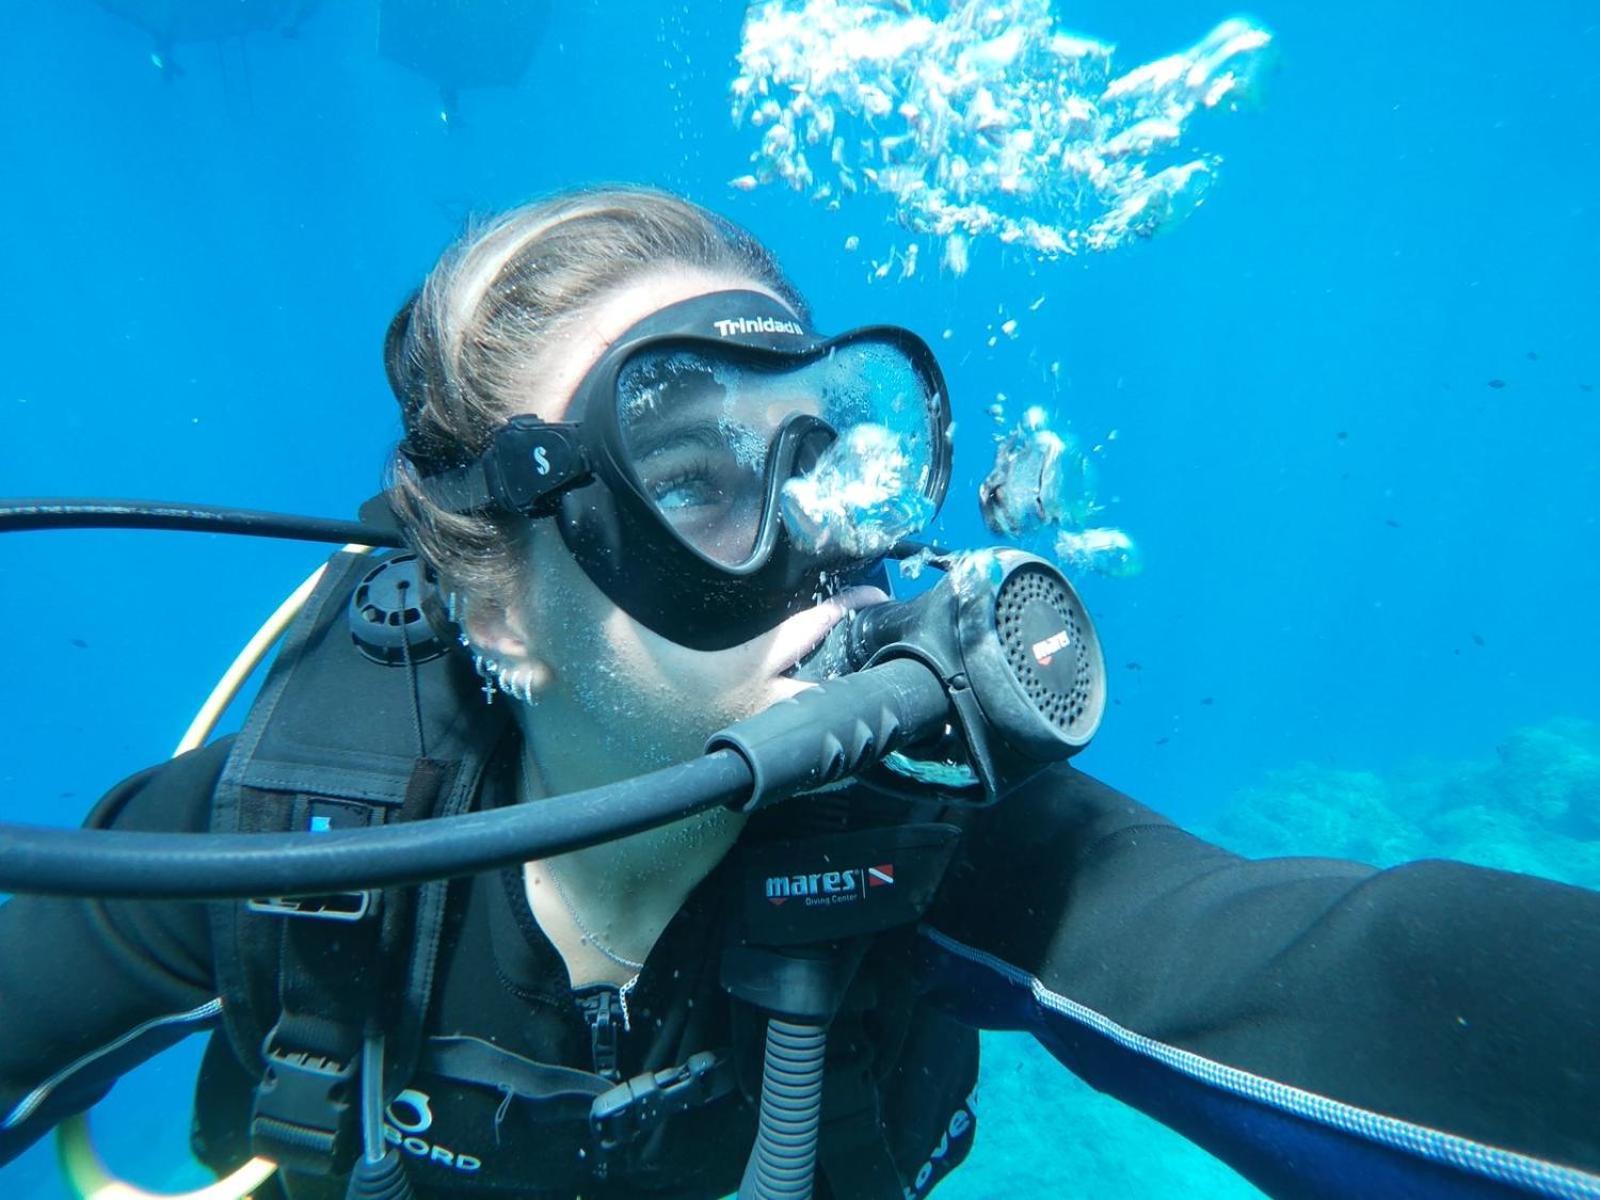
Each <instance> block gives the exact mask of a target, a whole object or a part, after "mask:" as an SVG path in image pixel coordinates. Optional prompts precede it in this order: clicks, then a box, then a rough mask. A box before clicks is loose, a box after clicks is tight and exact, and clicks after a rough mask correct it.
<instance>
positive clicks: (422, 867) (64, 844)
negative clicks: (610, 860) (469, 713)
mask: <svg viewBox="0 0 1600 1200" xmlns="http://www.w3.org/2000/svg"><path fill="white" fill-rule="evenodd" d="M752 785H753V776H752V774H751V771H750V766H749V764H748V763H746V762H745V760H744V759H743V758H741V757H740V756H739V755H738V754H736V753H734V752H733V751H732V750H719V751H717V752H715V753H712V754H708V755H706V756H705V757H704V758H698V759H695V760H694V761H693V762H688V763H682V764H680V765H678V766H674V767H666V768H664V769H662V770H659V771H652V772H651V773H650V774H648V775H641V776H639V777H637V778H635V779H627V780H623V781H622V782H621V783H614V784H610V785H608V786H606V787H599V788H590V789H589V790H588V791H583V792H573V793H571V794H569V795H565V796H553V797H551V798H549V799H547V800H538V801H534V802H531V803H528V804H518V805H514V806H512V807H510V808H500V809H495V810H494V811H492V812H476V813H467V814H466V815H464V816H458V817H441V818H436V819H433V820H424V821H408V822H405V823H403V824H399V825H386V826H383V827H381V828H378V829H347V830H339V829H332V830H329V831H327V832H326V833H316V834H308V833H130V832H126V831H123V830H116V829H92V830H91V829H40V828H36V827H34V826H30V825H8V824H0V891H11V892H32V893H38V894H40V895H50V896H105V897H145V898H150V899H185V898H187V899H210V900H243V899H249V898H251V897H255V896H297V895H298V896H308V895H318V894H321V893H324V892H341V891H357V890H361V889H365V888H372V887H390V886H393V885H396V884H407V883H423V882H426V881H427V880H430V879H447V878H451V877H454V876H458V875H468V874H472V873H475V872H478V871H485V870H490V869H492V868H494V867H506V866H512V865H514V864H516V863H523V862H528V861H530V860H533V859H539V858H545V857H548V856H550V855H552V854H565V853H566V852H567V851H569V850H579V849H582V848H584V847H585V846H593V845H597V844H599V843H600V842H606V841H610V840H612V839H613V838H619V837H625V836H627V835H628V834H630V833H637V832H639V831H640V830H644V829H654V828H655V827H657V826H659V825H666V824H669V823H670V822H672V821H675V820H677V819H679V818H680V817H687V816H691V815H693V814H695V813H699V812H704V811H706V810H707V809H711V808H716V807H718V806H721V805H725V804H728V803H730V802H732V801H735V800H740V799H742V798H743V797H745V796H747V795H748V794H749V793H750V790H751V787H752Z"/></svg>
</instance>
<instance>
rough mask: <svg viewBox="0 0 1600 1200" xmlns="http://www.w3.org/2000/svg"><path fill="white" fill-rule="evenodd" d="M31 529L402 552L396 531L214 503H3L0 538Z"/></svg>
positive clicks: (53, 499) (67, 500) (0, 502)
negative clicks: (145, 532) (230, 536)
mask: <svg viewBox="0 0 1600 1200" xmlns="http://www.w3.org/2000/svg"><path fill="white" fill-rule="evenodd" d="M29 529H184V530H198V531H200V532H204V533H242V534H248V535H250V536H253V537H270V538H284V539H286V540H289V541H296V542H328V543H331V544H333V545H336V546H344V545H350V544H355V545H360V546H392V547H396V548H398V547H403V546H404V545H405V542H404V541H403V540H402V539H401V537H400V534H399V533H398V532H397V531H395V530H393V529H386V528H382V527H380V526H377V525H373V524H370V523H367V522H362V521H333V520H329V519H328V518H326V517H301V516H294V515H292V514H289V513H269V512H258V511H256V510H254V509H248V508H226V507H223V506H220V505H215V504H169V503H166V502H164V501H160V500H88V499H75V498H69V497H49V498H31V497H30V498H25V499H18V500H0V533H15V532H19V531H23V530H29Z"/></svg>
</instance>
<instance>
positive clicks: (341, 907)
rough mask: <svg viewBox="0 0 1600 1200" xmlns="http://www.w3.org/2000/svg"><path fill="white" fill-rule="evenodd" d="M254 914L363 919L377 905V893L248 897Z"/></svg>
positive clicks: (369, 914) (324, 918) (375, 909)
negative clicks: (251, 898) (250, 898)
mask: <svg viewBox="0 0 1600 1200" xmlns="http://www.w3.org/2000/svg"><path fill="white" fill-rule="evenodd" d="M245 907H246V908H248V909H249V910H250V911H251V912H253V913H261V914H262V915H263V916H269V917H319V918H321V919H322V920H324V921H360V920H362V919H363V918H365V917H369V916H371V915H372V914H373V913H374V912H375V911H377V907H378V897H377V894H376V893H374V892H331V893H329V894H328V895H325V896H260V897H257V898H255V899H253V900H246V901H245Z"/></svg>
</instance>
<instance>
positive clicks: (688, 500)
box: [650, 474, 721, 512]
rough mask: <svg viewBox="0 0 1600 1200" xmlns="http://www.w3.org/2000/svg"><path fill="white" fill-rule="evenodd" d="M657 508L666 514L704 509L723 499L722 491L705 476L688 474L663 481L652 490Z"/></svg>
mask: <svg viewBox="0 0 1600 1200" xmlns="http://www.w3.org/2000/svg"><path fill="white" fill-rule="evenodd" d="M650 492H651V497H652V498H653V499H654V500H655V502H656V506H657V507H658V508H660V509H661V510H662V511H664V512H669V511H682V510H684V509H688V508H704V507H706V506H708V505H712V504H716V503H718V502H719V501H720V499H721V489H719V488H718V487H717V485H716V484H715V483H714V482H712V481H711V480H710V479H709V478H707V477H706V476H704V475H694V474H686V475H679V476H677V477H675V478H672V479H663V480H661V481H660V482H658V483H657V484H655V485H654V486H653V487H652V488H651V489H650Z"/></svg>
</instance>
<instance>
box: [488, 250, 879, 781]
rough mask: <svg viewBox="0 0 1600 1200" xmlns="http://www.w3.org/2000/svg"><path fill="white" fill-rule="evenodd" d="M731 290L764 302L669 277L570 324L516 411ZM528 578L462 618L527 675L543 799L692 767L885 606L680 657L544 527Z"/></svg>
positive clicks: (796, 619) (793, 621) (714, 284)
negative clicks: (505, 598)
mask: <svg viewBox="0 0 1600 1200" xmlns="http://www.w3.org/2000/svg"><path fill="white" fill-rule="evenodd" d="M732 288H742V289H753V290H758V291H767V289H766V288H763V287H761V286H760V285H759V284H756V283H753V282H752V281H750V280H747V279H740V278H730V277H727V276H720V275H710V274H706V273H703V272H696V271H690V270H686V269H676V270H670V271H663V272H661V273H659V274H655V275H651V276H648V277H646V278H644V279H643V280H641V281H640V282H638V283H636V284H634V285H632V286H630V287H628V288H626V289H625V290H623V291H620V292H618V293H615V294H614V295H613V296H612V297H611V298H610V299H608V300H606V301H603V302H602V303H601V304H600V305H599V306H598V307H597V308H596V309H594V310H593V311H592V312H591V313H589V314H586V315H585V316H584V318H583V319H582V320H581V321H577V322H574V323H573V325H572V327H571V332H570V335H569V336H568V337H567V338H566V339H565V340H564V341H563V342H561V343H560V344H559V345H558V346H557V347H556V349H555V350H554V351H553V352H552V353H551V354H550V355H549V356H548V358H547V359H546V361H545V363H544V364H541V365H542V366H543V367H544V368H545V369H544V370H543V371H542V372H541V376H540V382H539V383H538V384H537V385H535V386H534V387H532V388H531V389H530V391H529V394H528V395H527V396H526V397H524V398H523V401H522V402H521V403H520V404H519V405H518V408H517V411H518V412H524V413H536V414H537V415H538V416H540V417H542V418H543V419H545V420H547V421H548V420H563V419H565V416H566V412H567V408H568V406H569V404H570V402H571V399H572V394H573V392H574V391H575V390H576V388H577V386H578V384H579V383H580V382H581V381H582V379H583V377H584V376H585V375H586V374H587V373H588V371H589V369H590V368H591V367H593V366H594V364H595V362H596V361H597V360H598V359H599V358H600V356H601V354H603V353H604V352H605V350H606V349H607V347H609V346H610V345H611V343H612V342H614V341H615V340H616V339H617V338H618V337H619V336H621V334H622V333H623V332H624V331H625V330H627V329H628V328H629V327H631V326H632V325H634V324H636V323H637V322H638V321H640V320H642V319H643V318H645V317H647V316H649V315H650V314H651V313H653V312H655V311H657V310H658V309H661V308H664V307H665V306H667V305H669V304H675V303H677V302H679V301H682V300H688V299H691V298H693V297H695V296H699V295H704V294H706V293H708V292H716V291H723V290H727V289H732ZM527 566H528V570H527V571H526V573H525V579H526V584H525V588H524V591H523V594H522V595H521V596H520V597H519V598H518V599H517V600H516V602H514V603H512V604H509V605H507V606H506V608H505V610H504V611H503V612H496V611H495V610H493V609H492V608H491V609H490V610H489V611H488V612H487V613H485V612H484V611H483V608H482V606H478V605H473V606H471V610H470V612H469V618H468V628H469V630H470V631H471V632H472V634H473V640H474V642H475V643H476V644H477V645H478V647H479V648H480V649H483V650H486V651H488V652H489V653H490V654H492V655H493V656H494V657H496V658H498V659H499V660H500V661H501V662H502V663H503V664H504V665H506V666H509V667H512V668H513V669H516V668H522V669H527V670H531V671H532V672H533V678H534V681H535V682H534V688H533V698H532V703H531V705H529V706H528V707H527V710H526V711H525V712H524V713H523V714H522V717H523V725H524V729H525V733H526V735H527V738H528V745H529V749H530V751H532V753H533V755H534V759H535V762H536V763H537V765H538V768H539V770H540V773H541V775H542V776H543V782H544V784H545V787H546V788H547V789H548V790H550V791H556V792H565V791H569V790H572V789H574V788H580V787H589V786H596V785H598V784H600V783H604V782H609V781H611V780H614V779H617V778H622V777H626V776H628V775H633V774H637V773H640V772H642V771H645V770H650V769H653V768H655V767H658V766H664V765H667V764H670V763H673V762H681V761H683V760H685V759H688V758H692V757H694V756H696V755H698V754H699V753H701V751H702V750H703V749H704V746H705V740H706V737H707V736H708V735H709V734H710V733H712V732H714V731H715V730H717V729H719V728H721V727H722V726H724V725H726V724H728V723H730V722H732V721H736V720H738V719H740V718H742V717H746V716H749V715H751V714H753V713H756V712H759V711H760V710H761V709H763V708H766V707H768V706H769V705H771V704H773V703H775V702H776V701H778V700H781V699H783V698H784V697H786V696H790V695H793V694H794V693H796V692H798V691H800V690H801V689H802V688H804V687H805V686H807V685H805V684H802V683H798V682H796V681H795V680H792V679H789V678H786V677H785V676H784V675H783V672H784V671H785V670H786V669H788V668H789V667H791V666H793V665H794V663H795V662H796V661H797V660H798V659H799V658H800V657H801V656H802V655H804V654H805V653H806V652H807V651H808V650H810V649H811V648H812V647H814V646H815V645H816V644H817V643H818V642H819V641H820V640H821V639H822V637H823V636H824V635H825V634H826V633H827V632H828V630H829V629H831V628H832V627H833V626H834V625H835V624H836V623H837V622H838V621H839V620H840V619H842V618H843V616H844V614H845V613H846V612H847V611H848V610H849V609H850V608H851V607H856V606H859V605H860V604H862V603H871V602H873V601H876V600H881V599H883V598H884V596H883V593H881V592H879V591H877V590H876V589H867V588H856V589H851V590H850V591H849V592H846V593H842V594H841V595H839V596H837V597H834V598H833V599H831V600H828V601H826V602H824V603H822V604H819V605H817V606H815V607H813V608H810V609H807V610H805V611H802V612H800V613H796V614H795V615H794V616H792V617H789V618H787V619H786V620H784V621H782V622H781V623H779V624H777V625H776V626H775V627H774V628H772V629H770V630H768V631H767V632H766V633H764V634H762V635H760V636H759V637H756V638H754V639H752V640H751V641H748V642H745V643H743V644H741V645H737V646H733V647H731V648H729V649H726V650H715V651H703V650H691V649H689V648H688V647H685V646H681V645H679V644H677V643H675V642H672V641H669V640H668V639H666V638H665V637H663V636H661V635H660V634H658V633H655V632H653V631H652V630H650V629H647V628H646V627H645V626H643V625H641V624H640V623H639V622H637V621H635V620H634V619H633V618H632V617H630V616H629V615H628V614H627V613H625V612H623V611H622V609H620V608H618V607H617V605H616V604H614V603H613V602H612V601H611V600H610V599H609V598H607V597H606V595H605V594H604V593H603V592H601V591H600V589H599V588H598V587H596V586H595V585H594V583H593V582H591V581H590V579H589V577H588V576H587V575H585V574H584V573H583V570H582V569H581V568H580V567H579V566H578V565H577V563H576V562H575V561H574V559H573V558H572V555H571V554H570V553H569V552H568V550H567V548H566V545H565V544H564V543H563V542H562V540H561V536H560V533H559V532H558V530H557V529H556V528H555V523H554V522H553V521H548V520H543V521H536V522H535V523H534V529H533V534H532V537H531V538H530V540H529V550H528V563H527ZM491 614H492V615H491Z"/></svg>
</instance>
